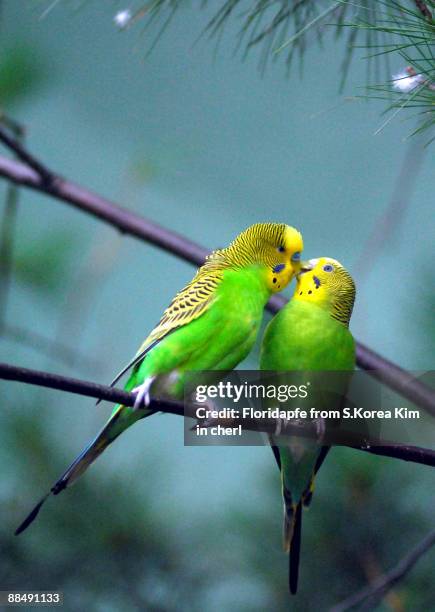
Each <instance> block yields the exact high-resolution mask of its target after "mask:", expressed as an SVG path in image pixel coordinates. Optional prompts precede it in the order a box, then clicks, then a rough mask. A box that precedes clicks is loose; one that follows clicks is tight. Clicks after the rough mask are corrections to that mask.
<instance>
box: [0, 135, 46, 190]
mask: <svg viewBox="0 0 435 612" xmlns="http://www.w3.org/2000/svg"><path fill="white" fill-rule="evenodd" d="M0 141H1V142H2V143H3V144H4V145H5V146H6V147H7V148H8V149H10V150H11V151H13V152H14V153H15V155H16V156H17V157H18V159H21V161H23V162H24V163H25V164H27V165H28V166H30V168H33V170H35V172H37V174H39V176H40V178H41V179H42V181H43V183H45V184H46V186H47V185H51V184H52V183H53V181H54V179H55V175H54V174H53V173H52V172H51V171H50V170H48V168H46V167H45V166H44V165H43V164H41V162H40V161H39V160H37V159H36V158H35V157H34V156H33V155H31V154H30V153H29V152H28V151H27V150H26V149H25V148H24V146H23V145H22V144H21V143H20V142H19V140H17V139H15V138H12V136H10V135H9V134H8V132H7V130H5V129H4V128H3V127H2V126H0Z"/></svg>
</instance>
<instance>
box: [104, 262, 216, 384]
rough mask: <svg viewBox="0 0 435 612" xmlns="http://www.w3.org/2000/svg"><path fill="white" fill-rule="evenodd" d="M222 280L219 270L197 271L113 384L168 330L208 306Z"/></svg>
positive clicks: (197, 314)
mask: <svg viewBox="0 0 435 612" xmlns="http://www.w3.org/2000/svg"><path fill="white" fill-rule="evenodd" d="M221 280H222V272H221V271H220V270H213V272H208V273H205V272H203V271H202V270H199V271H198V273H197V274H196V276H195V277H194V278H193V279H192V280H191V281H190V283H188V284H187V285H186V286H185V287H184V288H183V289H181V291H179V292H178V293H177V294H176V296H175V297H174V299H173V300H172V302H171V303H170V304H169V306H168V307H167V308H166V310H165V312H164V313H163V316H162V318H161V319H160V321H159V323H158V324H157V325H156V327H155V328H154V329H153V330H152V332H151V333H150V335H149V336H148V337H147V339H146V340H145V342H144V343H143V344H142V345H141V346H140V348H139V350H138V352H137V353H136V355H135V356H134V357H133V359H132V360H131V361H130V362H129V363H128V364H127V365H126V366H125V367H124V368H122V370H121V371H120V372H119V373H118V374H117V375H116V376H115V378H114V379H113V380H112V382H111V383H110V386H111V387H112V386H113V385H115V384H116V383H117V382H118V380H119V379H120V378H121V377H122V376H123V375H124V374H125V373H126V372H127V371H128V370H129V369H130V368H132V367H134V366H138V365H139V363H141V361H142V360H143V359H144V357H145V356H146V354H147V353H149V351H151V350H152V349H153V348H154V347H155V346H156V345H157V344H158V343H159V342H161V341H162V340H163V338H165V337H166V336H168V335H169V334H170V333H172V332H173V331H175V330H176V329H178V328H179V327H183V326H184V325H187V324H188V323H190V322H191V321H194V320H195V319H197V318H198V317H200V316H201V315H203V314H204V313H205V312H206V311H207V310H208V309H209V307H210V306H211V304H212V302H213V301H214V299H215V296H216V289H217V287H218V285H219V283H220V282H221Z"/></svg>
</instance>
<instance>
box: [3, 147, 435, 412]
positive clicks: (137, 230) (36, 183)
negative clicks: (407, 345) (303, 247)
mask: <svg viewBox="0 0 435 612" xmlns="http://www.w3.org/2000/svg"><path fill="white" fill-rule="evenodd" d="M49 172H50V171H49ZM50 174H51V175H52V176H53V177H55V178H54V179H53V180H52V181H51V182H50V183H48V184H47V182H45V181H44V180H42V179H41V177H40V175H39V174H38V172H37V171H36V170H34V169H33V168H30V167H28V166H27V165H25V164H22V163H20V162H17V161H13V160H10V159H8V158H6V157H1V156H0V176H3V177H4V178H6V179H7V180H9V181H12V182H13V183H17V184H19V185H22V186H25V187H29V188H30V189H34V190H35V191H39V192H42V193H45V194H47V195H49V196H51V197H53V198H56V199H58V200H60V201H62V202H67V203H69V204H71V205H72V206H74V207H75V208H78V209H80V210H82V211H84V212H86V213H88V214H91V215H93V216H94V217H97V218H98V219H100V220H102V221H105V222H106V223H109V224H110V225H112V226H113V227H116V228H117V229H119V230H120V231H121V232H123V233H126V234H129V235H131V236H134V237H136V238H139V239H141V240H145V241H146V242H149V243H151V244H153V245H155V246H157V247H159V248H161V249H163V250H165V251H168V252H170V253H173V254H174V255H177V256H178V257H181V258H182V259H184V260H186V261H189V262H190V263H193V264H195V265H202V263H203V262H204V258H205V257H206V255H207V254H208V253H209V250H208V249H206V248H204V247H202V246H200V245H198V244H196V243H195V242H192V241H191V240H188V239H187V238H185V237H184V236H181V235H180V234H177V233H175V232H172V231H171V230H168V229H166V228H164V227H162V226H160V225H158V224H156V223H153V222H152V221H149V220H148V219H145V218H143V217H140V216H139V215H136V214H135V213H133V212H131V211H129V210H127V209H125V208H122V207H120V206H118V205H117V204H115V203H113V202H111V201H110V200H107V199H105V198H103V197H102V196H100V195H98V194H95V193H93V192H91V191H89V190H87V189H85V188H84V187H81V186H80V185H77V184H75V183H72V182H70V181H67V180H65V179H62V178H60V177H58V176H57V175H55V174H54V173H51V172H50ZM285 304H286V300H285V299H284V298H283V297H281V296H278V295H275V296H273V297H272V298H271V300H270V301H269V303H268V306H267V308H268V310H269V311H271V312H277V311H278V310H279V309H280V308H282V307H283V306H284V305H285ZM357 363H358V365H359V367H361V368H363V369H365V370H368V371H369V373H370V371H371V370H377V374H376V376H377V377H378V378H381V379H382V381H383V382H384V383H385V384H386V385H388V386H389V387H391V388H392V389H394V390H395V391H397V392H398V393H400V394H401V395H403V396H404V397H406V398H407V399H408V400H410V401H411V402H413V403H414V404H416V405H417V406H420V407H422V408H424V409H425V410H427V411H429V412H430V413H431V414H432V415H435V391H434V390H433V389H431V388H429V387H428V386H427V385H425V384H423V383H421V382H420V381H418V380H416V379H415V378H413V377H412V376H411V375H410V374H409V373H408V372H406V371H405V370H403V369H402V368H400V367H399V366H398V365H396V364H394V363H392V362H391V361H388V360H387V359H385V358H383V357H382V356H381V355H379V354H378V353H376V352H374V351H372V350H371V349H369V348H368V347H366V346H365V345H364V344H362V343H360V342H359V343H357ZM380 372H382V376H381V377H380V375H379V373H380Z"/></svg>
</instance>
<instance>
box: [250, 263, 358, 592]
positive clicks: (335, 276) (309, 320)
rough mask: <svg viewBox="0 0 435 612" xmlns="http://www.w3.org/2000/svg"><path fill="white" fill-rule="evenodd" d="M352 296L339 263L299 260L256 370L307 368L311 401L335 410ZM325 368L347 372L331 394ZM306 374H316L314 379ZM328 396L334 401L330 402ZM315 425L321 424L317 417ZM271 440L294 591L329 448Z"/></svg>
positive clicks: (351, 362)
mask: <svg viewBox="0 0 435 612" xmlns="http://www.w3.org/2000/svg"><path fill="white" fill-rule="evenodd" d="M354 300H355V284H354V282H353V280H352V277H351V276H350V274H349V273H348V272H347V270H345V268H344V267H343V266H342V265H341V264H340V263H339V262H338V261H336V260H334V259H331V258H328V257H322V258H319V259H312V260H310V261H309V262H307V264H303V265H302V268H301V272H300V273H299V274H298V275H297V284H296V289H295V292H294V295H293V297H292V299H291V300H290V301H289V302H288V304H287V305H286V306H285V307H284V308H283V309H282V310H281V311H280V312H279V313H278V314H277V315H276V316H275V317H274V318H273V319H272V321H271V322H270V323H269V325H268V326H267V328H266V331H265V334H264V338H263V343H262V349H261V357H260V367H261V370H268V371H274V372H290V371H297V372H298V376H299V374H300V373H303V372H306V373H307V377H308V376H311V378H313V376H314V378H315V379H316V387H317V388H315V389H312V390H311V391H310V398H309V399H310V402H312V403H311V404H310V405H312V406H314V407H316V408H317V409H320V410H323V409H327V410H334V409H338V410H339V409H340V408H341V401H340V395H342V394H344V393H345V392H346V387H347V383H348V379H349V377H350V376H351V374H350V373H351V372H352V371H353V370H354V368H355V342H354V339H353V337H352V334H351V333H350V331H349V329H348V326H349V320H350V317H351V314H352V309H353V305H354ZM329 371H334V372H337V371H341V372H345V373H346V372H348V373H349V374H348V375H347V374H344V375H341V374H336V375H335V376H336V378H337V380H335V383H334V384H335V385H336V387H335V391H336V393H335V394H334V395H333V396H331V394H328V393H325V392H324V391H322V387H323V384H325V385H326V383H327V382H330V379H331V377H328V375H327V374H325V375H323V374H321V372H329ZM311 372H317V378H316V374H314V375H312V374H310V373H311ZM287 377H288V375H287ZM332 377H334V375H332ZM319 383H320V384H319ZM337 385H338V387H337ZM337 388H338V393H337ZM331 397H333V398H334V402H335V405H331V403H330V402H331ZM318 424H319V425H320V426H321V425H322V423H321V422H320V421H319V423H318ZM319 435H320V437H321V434H320V432H319ZM270 443H271V445H272V450H273V451H274V455H275V459H276V461H277V463H278V466H279V468H280V471H281V481H282V495H283V501H284V549H285V550H286V552H288V553H289V557H290V558H289V587H290V591H291V593H293V594H294V593H296V590H297V583H298V572H299V554H300V540H301V525H302V523H301V521H302V509H303V506H308V505H309V503H310V501H311V497H312V493H313V485H314V477H315V475H316V473H317V471H318V470H319V468H320V466H321V464H322V462H323V460H324V459H325V456H326V454H327V452H328V450H329V447H328V446H325V445H322V444H321V442H320V443H319V442H318V441H317V440H313V439H310V438H302V437H296V436H283V435H282V436H270Z"/></svg>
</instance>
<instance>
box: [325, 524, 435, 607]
mask: <svg viewBox="0 0 435 612" xmlns="http://www.w3.org/2000/svg"><path fill="white" fill-rule="evenodd" d="M434 545H435V530H433V531H431V532H430V533H429V534H428V535H427V536H426V537H425V538H423V540H422V541H421V542H420V543H419V544H417V546H416V547H415V548H413V549H412V550H411V551H410V552H409V553H408V554H407V555H406V556H405V557H403V559H401V560H400V561H399V563H398V564H397V565H396V566H395V567H394V568H393V569H392V570H391V571H390V572H388V573H387V574H385V575H384V576H380V577H379V578H377V579H376V580H375V581H374V582H373V584H371V585H369V586H367V587H366V588H364V589H362V590H361V591H359V592H358V593H355V594H354V595H352V596H351V597H348V598H347V599H345V600H344V601H342V602H341V603H339V604H337V605H335V606H334V607H333V608H331V610H330V612H346V611H347V610H351V609H352V608H355V607H356V606H358V605H359V604H361V603H363V602H364V601H366V602H367V603H366V605H365V606H364V607H363V608H362V610H374V608H375V607H376V605H377V604H378V602H379V601H380V600H381V599H382V598H383V597H385V595H386V594H387V593H388V591H389V590H391V589H392V588H393V587H394V585H395V584H397V582H399V580H402V578H404V577H405V576H406V574H408V573H409V572H410V571H411V569H412V568H413V567H414V565H415V564H416V563H417V561H418V560H419V559H420V558H421V557H422V556H423V555H424V554H425V553H426V552H427V551H428V550H429V549H430V548H431V547H432V546H434Z"/></svg>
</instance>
